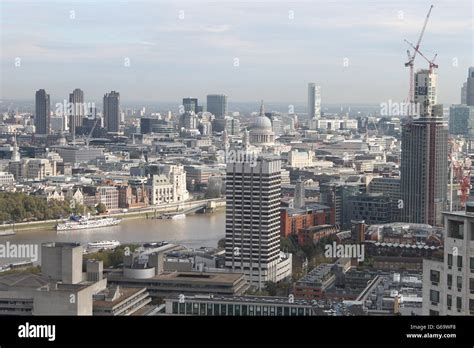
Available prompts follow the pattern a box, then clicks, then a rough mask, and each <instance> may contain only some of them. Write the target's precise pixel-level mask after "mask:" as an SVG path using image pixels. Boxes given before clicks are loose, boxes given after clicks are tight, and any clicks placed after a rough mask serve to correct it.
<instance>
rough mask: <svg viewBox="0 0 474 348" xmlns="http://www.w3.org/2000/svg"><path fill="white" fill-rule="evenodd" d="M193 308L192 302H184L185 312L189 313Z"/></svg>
mask: <svg viewBox="0 0 474 348" xmlns="http://www.w3.org/2000/svg"><path fill="white" fill-rule="evenodd" d="M192 310H193V304H192V303H189V302H188V303H186V314H191V313H192Z"/></svg>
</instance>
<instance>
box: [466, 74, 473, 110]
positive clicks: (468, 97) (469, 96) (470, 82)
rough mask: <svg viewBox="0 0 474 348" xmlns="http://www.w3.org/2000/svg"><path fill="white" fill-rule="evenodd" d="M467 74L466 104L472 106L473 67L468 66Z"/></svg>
mask: <svg viewBox="0 0 474 348" xmlns="http://www.w3.org/2000/svg"><path fill="white" fill-rule="evenodd" d="M468 73H469V75H468V77H467V81H466V104H467V105H469V106H474V67H472V66H471V67H470V68H469V72H468Z"/></svg>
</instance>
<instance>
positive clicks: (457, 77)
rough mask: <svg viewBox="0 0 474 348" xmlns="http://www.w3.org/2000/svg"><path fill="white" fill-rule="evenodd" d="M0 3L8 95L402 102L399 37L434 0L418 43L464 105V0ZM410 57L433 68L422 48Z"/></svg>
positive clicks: (467, 57) (446, 99)
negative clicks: (313, 87)
mask: <svg viewBox="0 0 474 348" xmlns="http://www.w3.org/2000/svg"><path fill="white" fill-rule="evenodd" d="M0 3H1V7H0V11H1V24H0V26H1V27H0V28H1V33H0V37H1V42H0V47H1V69H0V73H1V90H0V97H1V98H6V99H9V98H12V99H17V98H20V99H33V98H34V92H35V90H37V89H39V88H45V89H46V90H47V92H48V93H50V95H51V98H52V99H53V100H57V99H63V98H67V95H68V93H70V92H71V91H72V90H73V89H74V88H81V89H83V90H84V92H85V97H86V101H87V100H100V98H101V97H102V96H103V94H104V93H105V92H107V91H110V90H116V91H119V92H120V94H121V98H122V100H123V101H133V100H144V101H145V100H147V101H157V102H158V101H175V100H176V101H177V102H179V101H180V100H181V98H182V97H186V96H196V97H198V98H200V99H203V98H205V96H206V95H207V94H212V93H225V94H227V95H228V96H229V100H231V101H254V100H260V99H264V100H267V101H282V102H303V101H306V96H307V83H308V82H315V83H317V84H319V85H321V90H322V99H323V104H324V103H339V102H340V103H377V104H379V103H381V102H384V101H387V100H389V99H392V100H394V101H399V100H402V99H405V98H406V96H407V94H408V68H405V67H404V63H405V62H406V60H407V54H406V50H407V48H408V47H407V44H406V43H405V42H404V41H403V39H405V38H406V39H408V40H409V41H411V42H413V43H415V41H416V39H417V37H418V34H419V32H420V30H421V27H422V24H423V21H424V18H425V16H426V13H427V11H428V8H429V6H430V4H431V3H433V4H434V5H435V7H434V9H433V12H432V15H431V18H430V22H429V23H428V27H427V30H426V33H425V37H424V40H423V43H422V52H424V53H425V54H426V55H427V56H428V57H429V58H432V57H433V55H434V53H438V58H437V63H438V64H439V66H440V68H439V71H438V73H439V78H438V80H439V93H438V97H439V101H440V102H443V103H459V99H460V87H461V85H462V83H463V82H464V81H465V79H466V77H467V69H468V67H469V66H470V65H474V64H473V57H474V54H473V52H474V50H473V26H474V23H473V17H474V15H473V5H472V1H471V0H456V1H453V0H439V1H437V0H433V1H424V0H423V1H422V0H416V1H415V0H402V1H394V0H388V1H381V0H337V1H336V0H333V1H329V0H325V1H320V0H311V1H302V0H294V1H291V2H290V1H278V0H276V1H269V0H264V1H258V0H257V1H254V0H252V1H250V0H239V1H228V0H227V1H226V0H219V1H198V0H195V1H190V0H188V1H171V0H169V1H168V0H147V1H116V0H115V1H112V0H102V1H101V0H96V1H90V0H82V1H80V2H73V1H21V0H15V1H6V0H0ZM17 58H19V59H20V61H18V59H17ZM345 58H346V62H347V63H348V66H347V67H345V66H344V64H343V63H344V60H345ZM237 60H238V61H237ZM15 62H17V63H18V62H19V63H20V66H15ZM127 62H129V66H126V65H127V64H126V63H127ZM456 62H457V64H456ZM17 65H18V64H17ZM235 65H238V66H235ZM415 65H416V67H417V68H425V67H427V66H428V64H427V62H426V61H424V60H423V59H422V58H421V57H420V56H418V57H417V60H416V64H415Z"/></svg>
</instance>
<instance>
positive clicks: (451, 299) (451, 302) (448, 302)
mask: <svg viewBox="0 0 474 348" xmlns="http://www.w3.org/2000/svg"><path fill="white" fill-rule="evenodd" d="M446 305H447V306H448V308H449V307H451V306H452V305H453V297H452V296H451V295H447V296H446Z"/></svg>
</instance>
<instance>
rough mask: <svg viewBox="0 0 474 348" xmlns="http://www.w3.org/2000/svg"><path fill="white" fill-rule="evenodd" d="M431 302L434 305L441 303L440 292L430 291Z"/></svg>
mask: <svg viewBox="0 0 474 348" xmlns="http://www.w3.org/2000/svg"><path fill="white" fill-rule="evenodd" d="M430 301H431V302H434V303H438V302H439V291H436V290H430Z"/></svg>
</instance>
